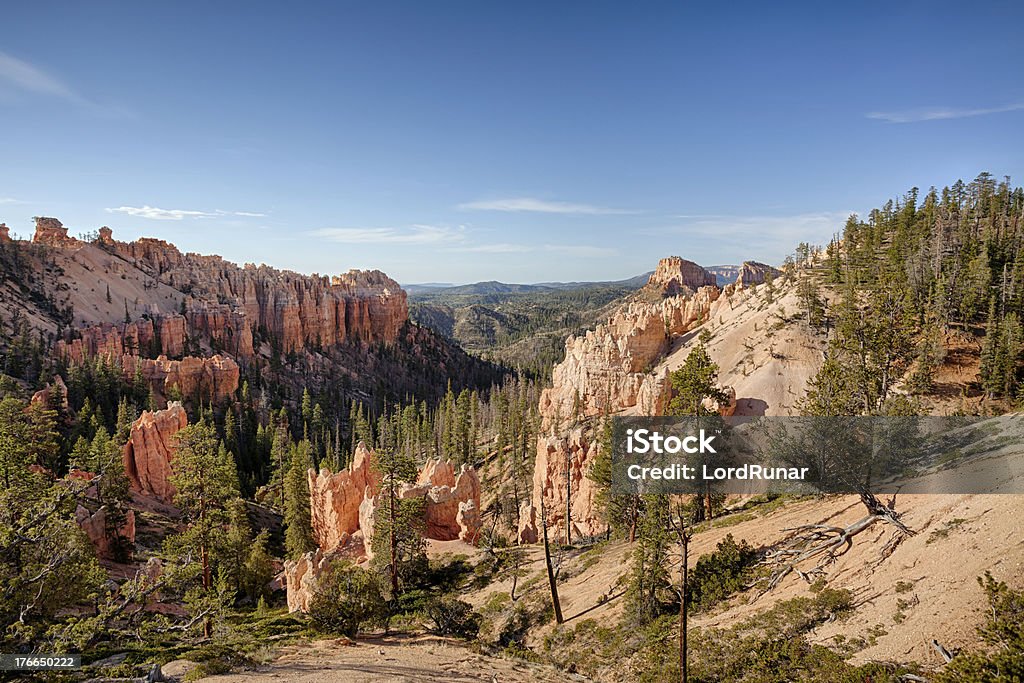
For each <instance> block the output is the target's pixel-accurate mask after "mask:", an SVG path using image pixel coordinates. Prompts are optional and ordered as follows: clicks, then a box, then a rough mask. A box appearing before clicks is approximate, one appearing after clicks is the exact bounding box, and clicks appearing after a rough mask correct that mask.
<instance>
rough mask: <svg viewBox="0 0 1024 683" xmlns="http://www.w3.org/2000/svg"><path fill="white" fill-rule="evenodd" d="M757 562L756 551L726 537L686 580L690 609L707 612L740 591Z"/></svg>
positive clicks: (700, 560)
mask: <svg viewBox="0 0 1024 683" xmlns="http://www.w3.org/2000/svg"><path fill="white" fill-rule="evenodd" d="M755 562H757V551H756V550H754V548H753V546H751V545H750V544H749V543H747V542H746V541H740V542H739V543H737V542H736V540H735V539H734V538H733V537H732V534H729V535H728V536H726V537H725V538H724V539H723V540H722V541H720V542H719V543H718V547H717V548H715V552H713V553H711V554H710V555H705V556H704V557H702V558H700V559H699V560H698V561H697V565H696V566H695V567H694V568H693V571H692V572H691V573H690V576H689V595H690V606H691V608H692V609H693V610H694V611H698V612H699V611H701V610H706V609H709V608H711V607H712V606H714V605H715V604H716V603H718V602H720V601H722V600H724V599H726V598H727V597H729V596H730V595H732V594H733V593H736V592H738V591H740V590H743V588H744V585H745V583H746V581H747V579H748V574H749V570H750V568H751V567H752V566H753V565H754V563H755Z"/></svg>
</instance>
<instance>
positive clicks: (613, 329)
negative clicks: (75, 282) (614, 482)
mask: <svg viewBox="0 0 1024 683" xmlns="http://www.w3.org/2000/svg"><path fill="white" fill-rule="evenodd" d="M714 282H715V277H714V275H712V274H711V273H709V272H708V271H706V270H704V268H702V267H700V266H698V265H697V264H696V263H693V262H692V261H687V260H685V259H681V258H679V257H678V256H673V257H670V258H666V259H662V260H661V262H659V264H658V267H657V268H656V269H655V271H654V273H653V274H652V275H651V277H650V280H649V281H648V283H647V285H646V286H645V287H644V288H643V289H642V290H641V291H640V292H639V294H638V295H637V296H636V297H634V299H633V300H632V301H630V302H628V303H627V304H625V305H623V306H622V307H621V308H619V309H618V310H617V311H616V312H615V313H614V314H613V315H612V316H611V318H610V319H609V320H608V321H607V322H606V323H604V324H601V325H598V326H597V327H596V328H595V329H593V330H590V331H588V332H587V333H586V334H584V335H582V336H578V337H577V336H570V337H569V338H568V339H567V340H566V342H565V360H563V361H562V362H561V363H559V364H558V365H556V366H555V367H554V369H553V370H552V373H551V382H552V386H550V387H549V388H547V389H545V390H544V391H543V392H542V393H541V397H540V416H541V435H540V436H539V437H538V438H537V458H536V462H535V466H534V478H533V497H532V501H531V504H530V505H529V506H524V509H523V510H522V511H521V513H520V518H521V519H522V520H524V521H523V523H522V524H521V528H520V529H519V530H518V531H519V539H520V542H530V541H531V540H534V539H536V538H538V537H539V534H538V532H537V526H536V525H537V524H539V523H540V520H539V513H538V510H540V507H541V504H542V503H543V505H544V509H545V513H546V515H547V523H548V528H549V530H552V531H553V532H554V534H555V537H558V536H559V535H563V534H564V533H565V526H566V514H567V510H566V497H567V496H568V497H569V499H570V501H571V503H570V505H569V510H568V514H569V516H570V517H571V528H570V530H571V531H572V532H573V534H574V535H577V536H578V535H583V536H592V535H596V534H599V533H602V532H603V531H604V528H605V526H604V522H602V521H601V520H600V519H599V515H598V513H597V510H596V509H595V506H594V497H595V493H596V490H595V488H594V485H593V482H591V481H590V479H588V478H587V472H588V471H589V469H590V466H591V464H592V463H593V461H594V458H595V457H596V455H597V448H598V447H597V444H596V442H595V440H594V435H593V433H592V431H593V430H592V429H589V428H584V427H583V426H580V424H579V423H580V420H581V419H584V418H590V417H595V416H598V415H603V414H615V413H620V412H623V411H625V412H629V413H633V414H639V415H658V414H662V413H663V412H664V411H665V409H666V408H667V405H668V401H669V400H670V399H671V386H670V385H669V382H668V371H667V369H665V368H661V369H660V370H657V369H656V368H657V365H658V364H659V362H660V361H661V360H662V359H663V358H664V357H665V355H666V354H667V353H668V351H669V350H670V348H671V346H672V343H673V340H675V339H677V338H678V337H680V336H681V335H684V334H686V333H687V332H689V331H691V330H693V329H694V328H695V327H697V326H698V325H700V324H701V323H703V322H704V321H706V320H708V319H709V318H711V317H712V316H714V315H715V311H716V310H717V307H718V306H719V305H721V303H722V302H723V301H724V299H722V298H720V297H721V294H722V292H721V290H720V289H719V288H718V287H717V286H714ZM726 394H727V400H726V401H724V402H723V403H722V404H721V405H719V404H718V403H715V404H714V405H713V406H709V407H710V408H711V409H716V410H719V412H721V413H722V414H731V412H730V411H734V410H735V405H736V400H735V393H734V392H733V393H732V394H730V393H729V392H728V390H727V391H726ZM531 520H532V521H531Z"/></svg>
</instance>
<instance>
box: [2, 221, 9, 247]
mask: <svg viewBox="0 0 1024 683" xmlns="http://www.w3.org/2000/svg"><path fill="white" fill-rule="evenodd" d="M10 241H11V229H10V228H9V227H7V224H6V223H0V243H2V242H10Z"/></svg>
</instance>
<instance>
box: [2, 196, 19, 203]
mask: <svg viewBox="0 0 1024 683" xmlns="http://www.w3.org/2000/svg"><path fill="white" fill-rule="evenodd" d="M0 204H24V202H23V201H21V200H20V199H15V198H14V197H0Z"/></svg>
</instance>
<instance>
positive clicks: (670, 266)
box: [647, 256, 717, 296]
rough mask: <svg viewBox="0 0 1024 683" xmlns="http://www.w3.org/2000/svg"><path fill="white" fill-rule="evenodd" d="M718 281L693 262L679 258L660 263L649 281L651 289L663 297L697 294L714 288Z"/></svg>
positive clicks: (648, 285)
mask: <svg viewBox="0 0 1024 683" xmlns="http://www.w3.org/2000/svg"><path fill="white" fill-rule="evenodd" d="M716 284H717V280H716V279H715V276H714V274H713V273H711V272H709V271H707V270H705V269H704V268H702V267H701V266H699V265H697V264H696V263H694V262H693V261H687V260H686V259H684V258H680V257H678V256H669V257H668V258H663V259H661V260H660V261H658V267H657V268H655V269H654V272H653V273H651V277H650V279H648V281H647V287H648V288H649V289H653V290H656V291H657V292H659V293H660V294H661V295H662V296H677V295H679V294H687V293H693V292H696V291H697V290H698V289H700V288H701V287H714V286H715V285H716Z"/></svg>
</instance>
